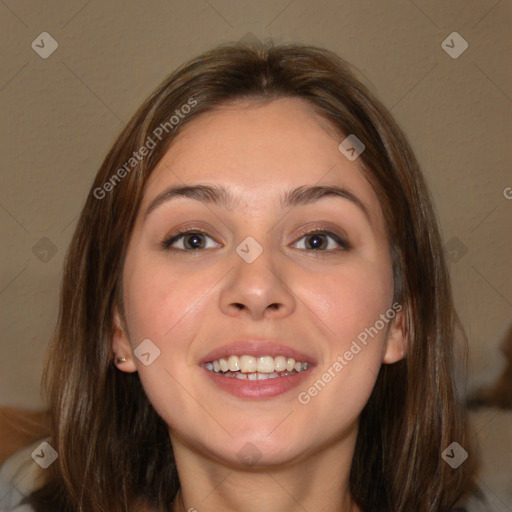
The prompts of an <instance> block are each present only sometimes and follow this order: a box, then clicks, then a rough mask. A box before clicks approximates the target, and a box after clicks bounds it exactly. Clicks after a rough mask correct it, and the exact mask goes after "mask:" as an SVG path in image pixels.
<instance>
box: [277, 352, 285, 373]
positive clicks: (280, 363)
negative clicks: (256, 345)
mask: <svg viewBox="0 0 512 512" xmlns="http://www.w3.org/2000/svg"><path fill="white" fill-rule="evenodd" d="M274 364H275V367H274V370H275V371H276V372H284V371H285V370H286V357H284V356H277V357H274Z"/></svg>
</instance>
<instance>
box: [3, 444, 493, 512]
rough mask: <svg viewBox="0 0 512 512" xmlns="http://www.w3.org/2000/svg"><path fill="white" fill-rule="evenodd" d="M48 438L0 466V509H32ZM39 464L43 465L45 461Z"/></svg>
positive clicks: (477, 507) (476, 510)
mask: <svg viewBox="0 0 512 512" xmlns="http://www.w3.org/2000/svg"><path fill="white" fill-rule="evenodd" d="M47 441H48V439H40V440H39V441H36V442H35V443H33V444H31V445H29V446H27V447H25V448H23V449H21V450H19V451H17V452H16V453H15V454H13V455H12V456H11V457H10V458H9V459H7V460H6V461H5V463H4V464H3V466H1V467H0V512H34V509H33V508H32V507H30V506H28V505H20V502H21V501H22V500H23V499H24V498H25V497H26V496H28V495H29V494H30V493H32V492H33V491H35V490H36V489H38V488H40V487H42V485H43V484H44V479H43V475H44V471H45V470H44V469H43V467H41V466H40V464H39V463H37V460H38V459H40V460H41V461H43V460H44V459H46V461H48V457H49V454H48V449H47V448H46V447H47V446H48V445H44V444H42V443H45V442H47ZM38 454H39V455H40V457H39V458H38V457H37V455H38ZM41 464H42V465H43V466H44V465H45V463H44V461H43V462H41ZM458 507H460V508H455V509H454V510H453V512H493V509H492V508H490V506H489V505H488V504H483V503H481V502H480V501H478V500H476V499H475V498H470V499H469V500H468V501H466V502H464V503H462V502H461V503H460V504H458ZM496 512H498V511H496Z"/></svg>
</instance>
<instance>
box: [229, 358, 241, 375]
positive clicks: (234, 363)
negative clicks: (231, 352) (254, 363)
mask: <svg viewBox="0 0 512 512" xmlns="http://www.w3.org/2000/svg"><path fill="white" fill-rule="evenodd" d="M239 362H240V360H239V359H238V356H229V359H228V366H229V370H230V371H232V372H236V371H238V370H240V364H239Z"/></svg>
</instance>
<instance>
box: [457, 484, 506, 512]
mask: <svg viewBox="0 0 512 512" xmlns="http://www.w3.org/2000/svg"><path fill="white" fill-rule="evenodd" d="M449 512H498V511H497V510H495V509H494V508H493V507H491V504H490V500H489V497H488V496H487V495H486V494H485V493H484V492H483V491H482V490H481V489H479V490H478V491H476V492H475V493H474V494H469V495H466V496H464V497H463V498H461V499H460V500H459V501H458V502H457V503H456V505H455V507H454V508H452V509H450V511H449Z"/></svg>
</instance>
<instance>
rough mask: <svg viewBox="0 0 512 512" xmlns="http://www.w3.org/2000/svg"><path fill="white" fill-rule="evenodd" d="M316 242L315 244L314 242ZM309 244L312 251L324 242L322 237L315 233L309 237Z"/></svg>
mask: <svg viewBox="0 0 512 512" xmlns="http://www.w3.org/2000/svg"><path fill="white" fill-rule="evenodd" d="M315 240H316V242H315ZM309 241H310V244H311V246H312V247H313V248H314V249H318V247H320V246H321V245H322V243H323V242H324V241H325V237H324V235H320V234H318V233H315V234H314V235H311V236H310V238H309Z"/></svg>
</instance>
